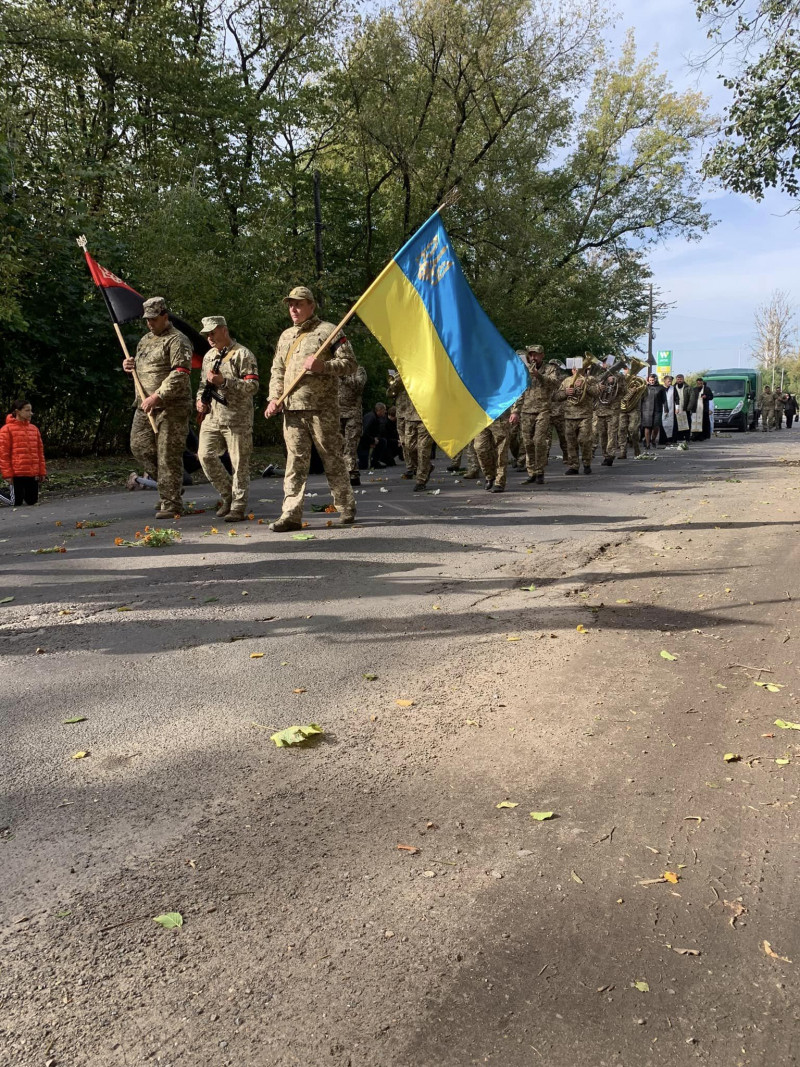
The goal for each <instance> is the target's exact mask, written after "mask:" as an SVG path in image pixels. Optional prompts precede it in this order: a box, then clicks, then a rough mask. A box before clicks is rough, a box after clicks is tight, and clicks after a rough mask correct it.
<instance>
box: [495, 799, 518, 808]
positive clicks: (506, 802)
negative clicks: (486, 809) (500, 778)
mask: <svg viewBox="0 0 800 1067" xmlns="http://www.w3.org/2000/svg"><path fill="white" fill-rule="evenodd" d="M495 807H496V808H518V807H519V804H512V802H511V801H510V800H501V801H500V803H499V804H495Z"/></svg>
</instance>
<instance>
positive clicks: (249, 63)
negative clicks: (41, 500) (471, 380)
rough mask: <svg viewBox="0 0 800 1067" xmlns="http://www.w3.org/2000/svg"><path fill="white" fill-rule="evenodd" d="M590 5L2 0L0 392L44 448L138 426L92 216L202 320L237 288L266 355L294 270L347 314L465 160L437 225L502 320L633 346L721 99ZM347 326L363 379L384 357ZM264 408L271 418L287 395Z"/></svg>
mask: <svg viewBox="0 0 800 1067" xmlns="http://www.w3.org/2000/svg"><path fill="white" fill-rule="evenodd" d="M602 30H603V17H602V15H601V14H600V13H599V11H598V9H597V8H596V7H595V6H594V4H593V3H589V4H584V5H578V4H575V5H574V6H572V7H570V6H569V4H567V6H566V7H565V8H564V9H563V10H562V11H561V12H560V14H559V16H558V17H556V15H555V14H554V13H553V12H552V11H551V10H550V8H549V7H548V6H547V5H545V4H540V0H403V2H402V3H401V4H400V5H399V6H386V7H385V8H382V9H377V10H376V9H375V8H374V7H373V6H372V5H366V4H364V6H363V11H361V12H360V13H359V12H358V11H357V12H356V13H355V14H353V13H352V12H351V11H350V9H349V7H348V0H308V2H307V3H306V4H304V6H303V17H302V19H301V20H298V17H297V8H296V5H295V4H294V2H293V0H244V2H243V3H241V4H238V5H236V6H233V5H232V4H229V3H223V4H222V5H217V4H211V3H210V2H209V0H192V2H189V0H166V2H165V0H129V2H128V3H126V5H124V6H122V7H120V6H119V5H118V4H116V2H115V0H91V2H90V0H20V2H19V3H17V4H16V5H14V6H11V5H7V6H6V7H4V8H2V9H0V60H2V64H3V70H4V80H3V82H2V84H1V85H0V323H2V325H3V328H4V339H5V342H6V348H5V352H4V357H5V358H4V360H3V361H2V365H0V404H3V405H6V406H7V405H8V404H10V402H11V400H12V399H13V397H14V396H15V395H16V394H18V393H19V392H26V393H29V394H30V395H31V397H32V399H33V401H34V404H35V409H36V416H37V422H38V424H39V426H40V427H41V429H42V433H43V436H44V437H45V441H46V444H47V447H48V451H49V453H50V454H53V453H54V452H56V451H61V452H74V453H81V452H87V451H105V450H111V449H119V448H120V447H122V446H124V444H125V442H126V439H127V431H128V426H129V417H130V403H131V399H132V397H131V387H130V381H129V379H128V378H127V376H125V375H124V374H123V373H122V371H121V368H120V352H119V350H118V346H117V343H116V340H115V338H114V335H113V333H112V331H111V330H110V328H109V323H108V318H107V313H106V311H105V307H104V304H103V302H102V300H100V299H99V297H98V295H97V293H96V290H95V289H94V286H93V285H92V283H91V280H90V279H89V277H88V273H87V271H86V268H85V264H84V263H83V260H82V257H81V256H80V253H79V251H78V249H77V247H76V245H75V243H74V238H75V237H76V236H77V235H78V234H80V233H85V234H86V235H87V237H88V240H89V248H90V251H91V252H92V253H93V254H94V255H95V257H96V258H97V259H98V260H99V262H101V263H102V264H103V265H105V266H108V267H109V268H110V269H112V270H114V271H115V272H116V273H117V274H119V275H120V276H121V277H123V278H125V279H126V280H127V281H128V282H129V283H130V284H131V285H133V286H134V287H135V288H137V289H138V290H139V291H140V292H142V293H144V294H145V295H151V294H153V293H161V294H163V295H164V296H165V297H166V298H167V299H168V301H169V304H170V307H171V308H172V310H174V311H175V312H176V313H177V314H179V315H181V316H182V317H184V318H186V319H187V320H188V321H190V322H194V323H197V322H198V321H199V319H200V317H201V316H203V315H208V314H224V315H226V317H227V318H228V321H229V323H230V324H231V328H232V332H233V333H234V335H235V336H236V337H238V338H239V339H240V340H241V341H242V342H243V343H245V344H247V345H248V346H249V347H250V348H251V349H252V350H253V351H254V352H255V353H256V355H257V357H258V359H259V362H260V366H261V374H262V380H263V381H265V382H266V381H268V377H269V366H270V359H271V353H272V351H273V350H274V344H275V341H276V340H277V337H278V335H279V333H280V331H281V330H282V329H283V328H284V326H285V325H287V320H286V316H285V309H284V307H283V305H282V304H281V297H282V296H283V295H284V294H285V293H286V292H287V291H288V288H290V287H291V286H293V285H296V284H300V283H305V284H312V285H313V286H314V288H315V290H316V291H317V292H318V294H319V297H320V304H321V310H322V312H323V314H324V315H325V317H327V318H330V319H333V320H334V321H336V320H337V319H338V318H339V317H340V315H341V314H342V313H343V312H344V311H345V310H346V308H347V307H348V306H349V305H350V303H352V301H353V300H354V299H355V298H356V297H357V296H358V295H359V294H360V292H361V291H362V290H363V288H364V287H365V286H366V285H367V284H368V283H369V282H371V281H372V279H373V278H374V277H375V275H376V274H377V272H378V271H379V270H380V269H381V268H382V267H383V265H384V264H385V263H386V261H387V260H388V259H389V258H390V257H391V256H392V255H393V254H394V253H395V252H396V251H397V249H398V248H399V247H400V245H401V244H402V243H403V241H404V240H405V239H406V238H407V237H408V236H409V235H410V233H411V232H413V230H414V229H415V228H416V227H417V226H418V225H419V224H420V223H421V222H422V221H424V219H425V218H426V217H427V216H428V215H429V214H430V212H431V211H432V210H434V209H435V207H436V206H437V205H438V204H439V203H440V202H441V200H442V198H443V197H444V196H445V195H446V194H447V193H448V192H449V191H450V190H451V189H452V188H454V187H455V186H458V187H459V189H460V192H461V200H460V202H459V203H458V204H457V205H456V206H455V207H454V208H452V209H450V210H449V211H448V215H447V225H448V229H449V231H450V232H451V234H452V237H453V239H454V242H455V244H456V247H457V249H458V251H459V254H460V255H461V256H462V259H463V263H464V268H465V271H466V273H467V275H468V277H469V279H470V281H471V283H472V284H473V286H474V288H475V290H476V293H477V295H478V298H479V299H480V300H481V302H482V303H483V305H484V306H485V307H486V309H487V311H488V313H489V314H490V316H491V317H492V318H493V319H494V321H495V322H496V323H497V325H498V327H499V328H500V329H501V330H502V331H503V332H504V333H505V335H506V336H507V337H508V339H509V341H510V342H511V343H512V344H513V345H515V346H519V345H521V344H522V343H525V342H530V341H532V340H537V341H539V342H541V343H544V344H545V345H546V346H547V348H548V349H549V350H550V351H551V353H552V354H554V355H555V354H560V355H564V356H568V355H572V354H576V353H579V352H583V351H585V350H586V349H589V350H591V351H593V352H595V353H596V354H597V355H603V354H605V353H608V352H617V351H619V350H621V349H624V348H629V347H631V346H634V345H635V344H636V343H637V340H638V338H640V337H641V336H642V334H643V333H644V330H645V322H646V307H645V300H644V286H645V284H646V282H647V281H648V280H649V277H650V273H649V268H648V264H647V248H648V246H649V245H650V244H652V242H654V241H657V240H660V239H663V238H664V237H667V236H674V235H676V234H679V235H684V236H687V237H692V236H697V235H698V234H700V233H702V232H703V231H704V229H705V228H706V227H707V225H708V218H707V216H706V215H705V214H704V213H703V212H702V210H701V208H700V205H699V201H698V197H697V189H696V185H695V178H694V176H693V174H692V171H691V166H690V156H691V153H692V150H693V148H694V146H695V145H696V143H697V141H698V139H699V138H700V137H701V136H703V134H704V133H705V132H706V130H707V120H706V118H705V114H704V103H703V101H702V100H701V99H700V98H699V97H698V96H697V95H696V94H691V93H688V94H683V95H677V94H675V93H674V92H673V91H672V90H671V89H670V87H669V85H668V83H667V81H666V79H665V78H664V76H663V75H661V74H659V72H658V71H657V69H656V66H655V62H654V61H653V60H652V59H646V60H644V61H643V62H640V61H638V60H637V59H636V55H635V49H634V45H633V41H632V40H629V41H628V42H627V43H626V45H625V47H624V49H623V51H622V54H621V56H620V57H619V59H618V60H617V61H616V62H614V61H613V60H611V59H609V58H608V57H607V56H606V55H605V53H604V49H603V45H602ZM577 99H586V101H587V103H586V106H585V108H584V110H583V113H582V114H578V113H577V112H576V109H575V103H574V102H575V101H576V100H577ZM315 171H316V172H318V173H319V176H320V186H321V193H322V222H323V226H324V229H323V261H322V263H321V264H319V263H318V262H317V260H316V257H315V248H314V237H315V224H314V206H313V180H314V172H315ZM124 332H125V335H126V338H127V340H128V344H129V346H131V347H133V346H135V344H136V341H137V339H138V337H139V336H140V332H141V331H140V328H139V327H138V326H137V325H136V324H132V325H130V326H128V327H125V330H124ZM348 335H349V336H350V337H351V339H352V340H353V343H354V345H355V348H356V352H357V354H358V356H359V358H360V360H361V362H362V363H363V364H364V365H365V367H366V368H367V370H368V373H369V384H368V387H367V392H366V394H365V405H366V406H369V407H371V406H372V405H373V404H374V403H375V402H376V401H377V400H383V399H385V383H386V370H387V368H388V366H389V361H388V358H387V356H386V354H385V353H384V352H383V350H382V349H381V348H380V346H379V345H378V344H377V343H376V342H375V341H374V339H372V337H371V336H370V335H369V334H368V333H367V331H366V330H365V329H364V328H363V326H361V324H360V323H358V322H355V321H354V322H352V323H351V325H350V326H349V327H348ZM263 399H264V394H263V393H262V396H261V397H260V398H259V401H258V402H257V410H259V409H260V408H261V407H263V404H262V403H261V401H263ZM255 429H256V443H257V444H270V443H273V442H275V441H277V440H278V437H279V433H280V426H279V422H278V420H270V421H269V422H267V421H265V420H264V419H262V418H260V417H259V416H258V415H257V417H256V423H255Z"/></svg>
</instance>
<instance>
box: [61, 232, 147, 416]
mask: <svg viewBox="0 0 800 1067" xmlns="http://www.w3.org/2000/svg"><path fill="white" fill-rule="evenodd" d="M75 241H76V243H77V245H78V247H79V248H82V249H83V254H84V255H85V256H86V257H87V262H88V256H89V253H88V251H87V248H86V246H87V244H88V243H89V242H88V241H87V240H86V237H85V236H83V235H81V236H80V237H76V238H75ZM90 269H91V267H90ZM93 280H94V281H95V284H97V281H96V279H93ZM98 288H99V289H100V292H101V293H102V294H103V300H104V301H105V305H106V310H107V311H108V314H109V317H110V319H111V324H112V326H113V327H114V332H115V333H116V335H117V340H118V341H119V343H120V347H121V349H122V353H123V355H124V356H125V358H126V359H131V358H132V357H131V354H130V352H129V351H128V346H127V345H126V344H125V338H124V337H123V336H122V330H120V328H119V323H118V322H117V320H116V318H115V316H114V312H113V310H112V309H111V306H110V304H109V302H108V296H107V295H106V291H105V289H104V288H103V287H102V286H100V285H98ZM131 376H132V377H133V386H134V389H135V390H136V395H137V397H138V398H139V403H140V404H142V403H144V401H145V400H146V399H147V393H146V392H145V391H144V388H143V386H142V382H141V379H140V378H139V375H138V374H137V373H136V368H135V367H134V369H133V370H132V371H131ZM145 414H146V415H147V419H148V421H149V423H150V426H151V427H152V429H153V433H154V434H157V433H158V423H157V422H156V420H155V418H154V416H153V414H152V412H150V411H147V412H145Z"/></svg>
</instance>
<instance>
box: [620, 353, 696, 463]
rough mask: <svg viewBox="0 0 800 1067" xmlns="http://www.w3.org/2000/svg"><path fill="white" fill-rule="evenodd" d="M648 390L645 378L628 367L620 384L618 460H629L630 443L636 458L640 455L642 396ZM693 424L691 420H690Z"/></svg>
mask: <svg viewBox="0 0 800 1067" xmlns="http://www.w3.org/2000/svg"><path fill="white" fill-rule="evenodd" d="M646 388H647V383H646V382H645V381H644V379H643V378H640V377H638V375H636V374H633V373H631V368H630V367H626V369H625V371H624V372H623V376H622V380H621V382H620V412H619V422H618V423H617V459H627V458H628V443H630V445H631V447H632V448H633V454H634V456H638V455H639V451H640V450H639V428H640V426H641V424H642V409H641V402H642V394H643V393H644V391H645V389H646ZM690 422H691V418H690Z"/></svg>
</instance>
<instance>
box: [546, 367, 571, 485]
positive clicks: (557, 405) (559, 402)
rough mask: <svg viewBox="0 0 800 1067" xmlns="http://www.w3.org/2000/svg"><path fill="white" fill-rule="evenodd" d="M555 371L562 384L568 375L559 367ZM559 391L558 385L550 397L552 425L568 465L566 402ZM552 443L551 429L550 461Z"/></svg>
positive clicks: (548, 451) (563, 458)
mask: <svg viewBox="0 0 800 1067" xmlns="http://www.w3.org/2000/svg"><path fill="white" fill-rule="evenodd" d="M555 373H556V378H557V380H558V382H559V384H560V382H561V381H562V380H563V378H564V377H566V375H565V374H564V373H563V372H562V371H560V370H559V369H558V368H555ZM557 393H558V387H556V389H554V390H553V393H552V395H551V397H550V426H551V427H552V429H554V430H555V431H556V435H557V437H558V443H559V445H560V447H561V459H562V460H563V462H564V465H565V466H566V465H567V464H568V463H569V445H568V444H567V429H566V424H565V422H564V404H563V398H562V399H559V398H558V396H557ZM552 445H553V434H552V431H551V433H550V438H549V440H548V442H547V459H548V461H549V459H550V449H551V448H552Z"/></svg>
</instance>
